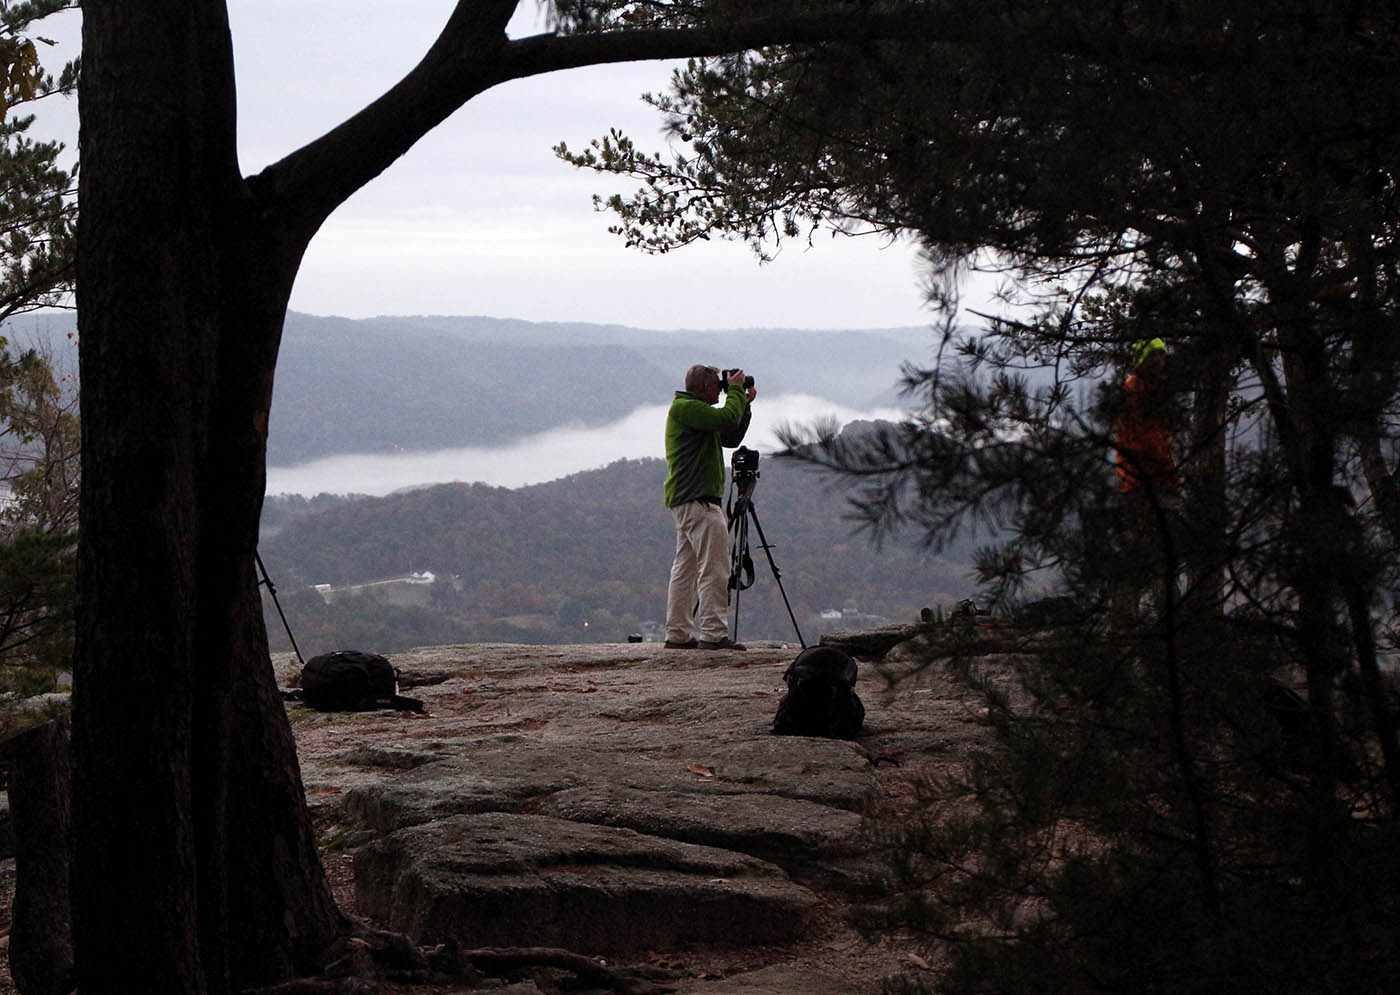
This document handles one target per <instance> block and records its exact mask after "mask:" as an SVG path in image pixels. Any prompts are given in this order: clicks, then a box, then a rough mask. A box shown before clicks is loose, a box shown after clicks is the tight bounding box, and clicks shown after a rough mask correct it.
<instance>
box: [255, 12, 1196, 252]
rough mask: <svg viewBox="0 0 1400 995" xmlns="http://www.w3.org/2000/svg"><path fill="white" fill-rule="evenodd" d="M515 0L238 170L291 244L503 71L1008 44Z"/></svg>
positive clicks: (991, 32) (924, 25) (832, 21)
mask: <svg viewBox="0 0 1400 995" xmlns="http://www.w3.org/2000/svg"><path fill="white" fill-rule="evenodd" d="M516 6H517V0H479V2H475V3H473V2H471V0H459V2H458V4H457V6H456V8H455V9H454V11H453V13H452V16H451V17H450V18H449V20H448V23H447V25H446V26H445V27H444V28H443V30H442V33H441V34H440V35H439V36H438V38H437V40H436V41H435V42H434V43H433V45H432V47H431V48H430V49H429V50H428V53H427V54H426V55H425V56H424V57H423V60H422V61H421V62H420V63H419V64H418V65H417V66H415V67H414V68H413V70H411V71H410V72H409V73H408V75H407V76H405V77H404V78H403V79H402V80H401V81H399V83H397V84H395V85H394V86H393V87H392V88H391V89H389V90H388V91H387V92H386V93H385V94H384V95H383V96H381V97H380V98H379V99H378V100H376V101H374V103H372V104H370V105H369V106H367V107H366V108H364V109H363V110H362V111H360V112H359V113H357V114H356V115H354V116H353V117H351V118H350V119H348V120H347V121H345V122H344V123H343V124H341V125H339V126H338V127H336V128H335V129H333V130H332V131H330V132H328V133H327V134H325V135H323V136H322V137H320V138H318V139H316V140H315V141H313V142H311V143H310V144H308V145H306V146H303V147H302V148H301V149H298V150H297V151H296V152H293V153H292V154H290V155H288V156H287V157H286V158H284V159H282V160H281V161H280V162H277V163H274V164H273V165H271V166H269V167H267V168H266V169H265V170H263V171H262V172H261V173H259V174H258V175H257V176H254V177H252V178H251V179H250V180H249V185H250V188H251V189H252V191H253V193H254V196H255V197H256V199H257V200H258V201H259V209H260V211H261V212H262V213H263V214H264V217H273V218H276V219H278V220H279V221H280V222H281V223H282V224H284V225H286V226H287V228H286V233H287V234H288V235H289V236H291V238H292V245H293V246H294V247H295V248H296V249H297V250H298V252H299V250H300V249H301V248H304V247H305V243H306V242H308V241H309V240H310V238H311V236H312V235H313V234H315V231H316V229H317V228H319V227H320V225H321V223H322V222H323V221H324V220H325V219H326V218H327V217H328V216H329V215H330V213H331V211H333V210H334V209H335V208H336V207H338V206H339V205H340V204H341V203H343V202H344V201H345V200H346V199H348V198H349V197H350V196H351V194H353V193H355V191H357V190H359V189H360V188H361V187H363V186H364V185H365V184H367V183H368V182H369V181H370V180H372V179H374V177H376V176H378V175H379V174H380V173H381V172H383V171H384V170H385V169H387V168H388V167H389V165H390V164H392V163H393V162H394V161H395V160H396V159H398V158H399V157H400V156H402V155H403V154H404V153H405V152H407V151H408V150H409V149H410V148H411V147H412V146H413V145H414V144H415V143H417V141H418V140H419V139H420V138H422V137H423V136H424V135H426V134H427V133H428V132H429V131H431V130H432V129H433V128H435V127H436V126H437V125H438V124H440V123H442V122H443V121H444V120H446V118H447V117H448V116H449V115H450V114H452V113H453V112H454V111H456V110H457V109H458V108H460V107H461V106H462V105H463V104H465V103H466V102H467V101H469V100H471V99H472V98H473V97H475V96H477V95H478V94H480V93H483V92H484V91H486V90H488V89H490V88H491V87H494V86H496V85H497V84H499V83H504V82H507V81H509V80H513V79H523V78H526V77H529V76H536V75H540V74H542V73H548V72H556V71H559V70H563V69H577V68H581V67H584V66H592V65H607V64H613V63H619V62H638V61H647V60H654V59H678V58H686V57H702V56H713V55H722V54H725V53H729V52H740V51H745V50H749V49H755V48H762V47H765V46H770V45H779V44H817V43H822V42H838V41H839V42H867V41H879V40H895V39H905V40H907V39H909V38H911V37H913V38H923V39H925V40H926V41H927V42H928V43H930V44H934V43H938V44H975V45H998V46H1002V45H1007V44H1010V40H1009V39H1008V37H1007V36H1006V30H1005V29H1006V25H1005V24H1004V22H1000V21H997V20H996V19H993V18H986V17H977V16H970V15H969V14H968V13H967V11H966V10H965V9H964V8H961V7H954V6H952V5H948V6H945V5H943V4H930V5H927V6H923V5H921V6H919V7H917V8H915V9H906V10H904V11H900V12H893V13H892V12H887V11H882V12H872V11H869V10H859V9H851V8H844V9H836V10H827V11H817V12H814V13H799V14H786V15H779V16H770V17H754V18H751V19H746V20H742V21H735V22H730V23H726V24H716V25H705V26H697V27H693V28H630V29H623V30H606V31H601V32H596V33H590V34H577V35H558V34H544V35H535V36H532V37H528V38H523V39H519V40H510V39H508V38H507V37H506V34H505V27H506V24H507V23H508V22H509V20H510V16H511V14H512V13H513V12H514V10H515V8H516ZM1029 41H1030V40H1029V39H1028V42H1029ZM1033 41H1034V44H1035V45H1036V46H1037V47H1038V48H1039V49H1040V50H1042V51H1046V50H1049V51H1059V52H1062V53H1064V54H1067V55H1077V56H1082V57H1102V58H1112V59H1115V60H1118V59H1123V58H1130V59H1138V60H1140V61H1143V62H1153V61H1157V60H1164V59H1169V60H1171V62H1172V64H1173V65H1174V66H1176V67H1178V68H1180V67H1181V66H1182V65H1191V64H1205V63H1207V62H1214V61H1217V60H1218V59H1219V58H1220V51H1219V48H1218V46H1201V47H1192V46H1189V45H1186V46H1183V45H1181V44H1176V45H1173V46H1171V47H1170V50H1169V51H1155V50H1153V49H1152V48H1151V47H1150V46H1149V45H1148V44H1147V43H1134V42H1133V41H1132V40H1130V39H1123V38H1118V37H1113V38H1092V39H1086V38H1085V37H1083V36H1082V35H1081V34H1079V33H1077V32H1075V31H1072V30H1060V31H1056V30H1055V29H1054V28H1053V26H1052V27H1048V28H1047V27H1046V26H1044V25H1037V26H1036V27H1035V31H1034V39H1033ZM1158 47H1159V48H1160V47H1161V46H1158Z"/></svg>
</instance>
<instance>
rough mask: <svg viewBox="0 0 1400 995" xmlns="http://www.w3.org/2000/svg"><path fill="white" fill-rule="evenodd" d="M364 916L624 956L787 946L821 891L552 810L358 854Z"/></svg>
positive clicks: (435, 932)
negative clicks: (704, 946)
mask: <svg viewBox="0 0 1400 995" xmlns="http://www.w3.org/2000/svg"><path fill="white" fill-rule="evenodd" d="M355 889H356V898H357V900H358V903H359V906H360V909H361V911H363V912H365V913H368V914H369V915H371V916H373V917H375V918H376V919H378V920H380V921H382V922H384V923H387V924H388V925H389V926H390V927H391V928H393V929H397V930H401V931H403V932H406V933H408V934H409V935H410V936H414V937H417V938H418V939H419V940H420V942H424V943H442V942H448V941H452V942H456V943H458V944H460V945H462V946H465V947H473V946H494V945H512V946H555V947H566V948H568V949H571V950H575V951H578V952H581V953H588V954H619V953H635V952H639V951H646V950H653V949H666V948H671V947H676V946H680V945H687V944H695V943H713V942H720V941H724V942H730V943H733V942H736V941H737V942H749V943H753V944H759V945H764V944H781V943H786V942H789V941H791V940H792V939H793V938H794V937H796V936H798V935H799V934H800V933H801V931H802V930H803V929H804V928H805V927H806V925H807V923H808V921H809V919H810V918H811V916H812V915H813V913H814V912H815V910H816V909H817V907H818V905H819V900H818V899H817V897H816V896H815V895H813V894H812V893H811V892H810V891H808V890H807V889H806V888H803V887H801V886H800V885H797V884H794V883H793V882H791V881H790V880H789V879H788V877H787V875H786V874H785V873H784V872H783V871H782V870H781V869H779V868H778V867H776V866H774V865H773V864H770V863H767V862H765V861H761V860H757V859H754V858H752V857H747V856H744V855H741V854H736V853H733V852H731V851H727V850H721V849H718V848H714V847H705V846H696V845H693V844H688V843H678V842H676V841H674V840H665V839H660V838H658V837H655V836H649V835H645V834H642V833H637V832H634V831H632V830H629V829H618V828H613V827H608V826H597V825H591V824H587V823H580V822H573V821H570V820H567V819H556V818H551V817H548V816H520V815H511V814H506V813H485V814H480V815H461V816H453V817H450V818H446V819H439V820H436V821H434V822H430V823H425V824H423V825H420V826H412V827H409V828H406V829H401V830H398V831H397V832H395V833H392V834H391V835H389V836H387V837H384V838H382V839H379V840H376V841H374V842H372V843H369V844H367V845H366V846H363V847H361V848H360V849H359V850H358V851H357V852H356V854H355Z"/></svg>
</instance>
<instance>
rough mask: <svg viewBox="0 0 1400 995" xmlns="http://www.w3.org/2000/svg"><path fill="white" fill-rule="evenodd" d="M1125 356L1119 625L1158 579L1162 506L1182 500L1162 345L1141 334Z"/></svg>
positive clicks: (1118, 429) (1118, 430) (1131, 617)
mask: <svg viewBox="0 0 1400 995" xmlns="http://www.w3.org/2000/svg"><path fill="white" fill-rule="evenodd" d="M1130 355H1131V358H1132V364H1133V370H1132V373H1130V374H1129V375H1128V378H1127V380H1125V381H1124V382H1123V404H1122V407H1121V408H1120V409H1119V412H1118V417H1117V419H1116V420H1115V422H1114V435H1115V440H1114V442H1115V445H1114V448H1115V449H1116V450H1117V452H1118V462H1117V467H1116V469H1117V472H1118V493H1119V495H1120V496H1121V498H1122V501H1123V507H1122V513H1123V521H1122V527H1123V532H1124V544H1123V548H1122V549H1121V550H1120V552H1121V554H1122V558H1123V560H1124V571H1125V572H1124V576H1123V579H1122V581H1121V588H1120V590H1119V591H1118V593H1117V594H1116V595H1115V596H1114V603H1113V606H1112V607H1113V616H1114V620H1115V624H1117V625H1120V626H1123V627H1130V626H1132V625H1134V624H1135V620H1136V617H1137V614H1138V609H1139V607H1140V605H1141V602H1142V595H1143V593H1144V591H1148V590H1152V589H1153V588H1155V587H1157V585H1158V584H1159V583H1162V582H1163V578H1162V576H1161V572H1162V568H1163V564H1162V562H1161V551H1162V549H1163V546H1162V542H1163V540H1164V538H1165V537H1164V536H1163V534H1162V529H1163V528H1165V527H1167V525H1168V523H1169V521H1170V520H1169V518H1168V517H1167V516H1166V514H1165V511H1166V510H1167V509H1174V508H1178V507H1179V506H1180V502H1181V497H1180V491H1181V479H1180V477H1179V476H1178V473H1177V468H1176V460H1175V458H1174V457H1173V455H1172V432H1171V425H1170V423H1169V421H1168V416H1169V409H1170V406H1171V394H1170V392H1169V391H1168V390H1167V388H1166V385H1165V384H1164V383H1163V376H1164V374H1165V373H1166V368H1167V345H1166V343H1165V342H1163V341H1162V340H1161V339H1157V338H1153V339H1144V340H1142V341H1139V342H1135V343H1133V346H1132V350H1131V353H1130ZM1163 591H1164V592H1165V588H1163ZM1164 603H1165V593H1164Z"/></svg>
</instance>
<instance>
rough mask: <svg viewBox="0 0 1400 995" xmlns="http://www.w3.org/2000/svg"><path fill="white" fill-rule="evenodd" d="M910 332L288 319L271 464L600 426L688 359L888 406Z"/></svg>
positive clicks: (774, 386)
mask: <svg viewBox="0 0 1400 995" xmlns="http://www.w3.org/2000/svg"><path fill="white" fill-rule="evenodd" d="M929 341H930V340H929V335H928V332H927V330H925V329H918V328H904V329H876V330H850V331H801V330H794V329H774V330H729V331H695V332H689V331H687V332H660V331H655V330H646V329H637V328H628V327H625V326H621V325H592V324H584V323H561V322H527V321H519V320H513V319H502V318H486V317H384V318H368V319H356V320H351V319H346V318H316V317H313V316H310V315H304V314H298V313H295V312H294V313H291V314H289V315H288V316H287V324H286V328H285V331H284V335H283V342H282V353H281V356H280V358H279V361H278V367H277V383H276V388H275V390H274V394H273V415H272V428H271V435H270V439H269V454H268V455H269V461H270V462H271V463H272V464H273V465H279V466H280V465H287V464H289V463H297V462H304V461H306V460H310V459H314V458H317V457H321V456H327V455H332V454H335V453H345V452H393V451H397V450H430V449H440V448H449V447H455V446H472V445H499V444H503V443H508V442H512V441H515V440H517V439H521V438H524V437H525V436H528V435H533V434H535V433H538V432H542V431H545V430H547V429H550V428H553V427H555V426H558V425H561V424H564V423H566V422H574V423H577V424H581V425H584V426H597V425H602V424H606V423H608V422H611V421H615V420H617V419H618V418H621V417H622V416H624V415H626V414H627V413H628V412H630V411H632V410H634V409H636V408H637V407H639V406H641V405H644V404H649V403H653V404H654V403H665V402H666V401H667V400H668V399H669V398H670V396H671V394H672V392H673V391H674V390H675V389H676V388H678V387H679V386H680V384H681V380H682V377H683V375H684V371H685V370H686V369H687V368H688V367H689V366H690V365H692V364H693V363H696V362H705V363H710V364H713V365H716V366H742V367H744V369H745V370H747V371H748V372H750V373H751V374H753V375H754V376H755V378H756V379H757V382H758V386H759V390H760V391H762V392H763V393H764V394H765V395H767V396H776V395H778V394H781V393H787V392H801V393H807V394H813V395H816V396H819V397H822V398H824V399H826V400H829V401H832V402H834V403H837V404H844V405H847V406H850V407H856V408H868V407H874V406H878V405H888V404H891V403H893V402H894V401H895V399H896V396H897V390H896V385H897V382H898V380H899V375H900V367H901V364H903V363H905V362H907V361H919V360H921V359H922V358H924V356H925V354H926V353H927V351H928V348H929Z"/></svg>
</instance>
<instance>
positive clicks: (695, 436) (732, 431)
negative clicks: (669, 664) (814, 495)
mask: <svg viewBox="0 0 1400 995" xmlns="http://www.w3.org/2000/svg"><path fill="white" fill-rule="evenodd" d="M725 372H726V373H728V374H729V378H728V381H727V382H726V381H725V380H724V379H722V378H721V376H720V371H719V370H717V369H715V368H714V367H713V366H692V367H691V368H690V369H689V370H687V371H686V374H685V390H678V391H676V396H675V398H674V399H673V400H672V401H671V410H670V411H669V412H668V413H667V415H666V468H667V474H666V507H668V508H670V509H671V516H672V517H673V518H674V519H675V521H676V558H675V560H674V561H673V562H672V563H671V585H670V588H669V590H668V592H667V596H666V647H667V648H668V649H694V648H696V647H699V648H700V649H743V648H744V647H742V646H740V645H739V644H737V643H735V642H734V641H733V640H732V639H730V638H729V625H728V623H727V622H726V620H725V615H726V614H727V608H728V605H729V550H728V546H729V523H728V521H727V520H726V519H725V517H724V509H723V508H722V507H721V503H722V499H723V497H724V452H723V449H724V448H725V447H728V448H731V449H732V448H733V447H734V446H737V445H738V444H739V443H740V442H742V441H744V433H745V432H747V431H748V428H749V417H750V411H749V405H750V403H751V402H752V401H753V399H754V398H755V397H756V396H757V391H755V390H754V388H753V378H751V377H750V378H745V376H744V371H743V370H726V371H725ZM721 390H723V391H724V392H725V394H726V396H725V400H724V405H723V407H719V408H717V407H715V405H716V404H717V403H718V402H719V395H720V392H721ZM697 594H698V595H699V602H700V607H699V610H698V611H697V610H696V608H695V603H696V595H697ZM692 630H694V632H698V633H699V638H698V639H697V638H696V636H695V635H694V634H693V632H692Z"/></svg>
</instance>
